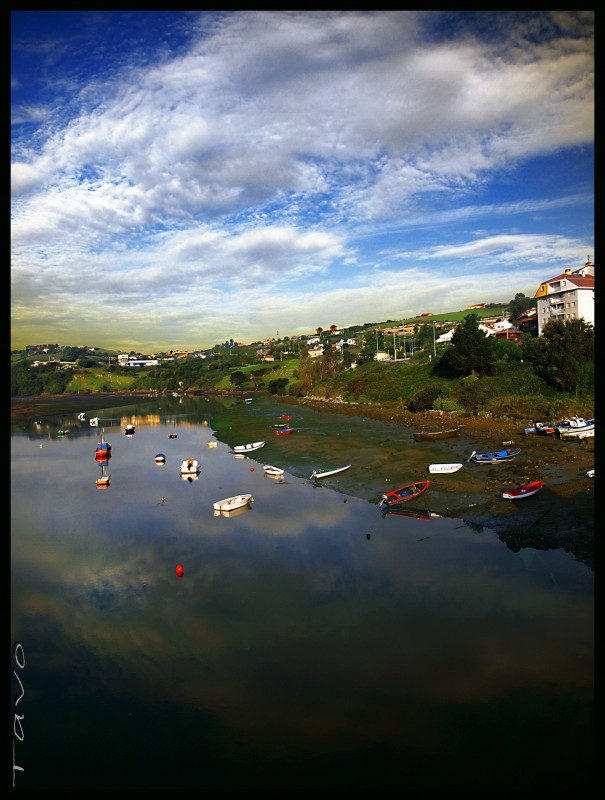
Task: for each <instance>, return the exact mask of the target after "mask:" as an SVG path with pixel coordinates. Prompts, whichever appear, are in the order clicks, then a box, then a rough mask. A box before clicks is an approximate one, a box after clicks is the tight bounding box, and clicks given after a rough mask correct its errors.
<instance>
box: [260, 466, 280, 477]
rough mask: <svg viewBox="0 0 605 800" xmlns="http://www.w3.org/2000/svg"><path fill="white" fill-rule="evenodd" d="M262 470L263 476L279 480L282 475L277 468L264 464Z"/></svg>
mask: <svg viewBox="0 0 605 800" xmlns="http://www.w3.org/2000/svg"><path fill="white" fill-rule="evenodd" d="M263 469H264V472H265V475H271V476H272V477H275V478H281V477H282V475H283V474H284V471H283V469H280V468H279V467H273V466H271V464H265V466H264V467H263Z"/></svg>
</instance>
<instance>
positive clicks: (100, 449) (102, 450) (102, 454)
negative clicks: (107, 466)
mask: <svg viewBox="0 0 605 800" xmlns="http://www.w3.org/2000/svg"><path fill="white" fill-rule="evenodd" d="M95 458H96V460H97V461H99V462H100V461H108V460H109V459H110V458H111V445H110V444H109V442H106V441H104V439H103V431H101V436H100V438H99V441H98V442H97V449H96V452H95Z"/></svg>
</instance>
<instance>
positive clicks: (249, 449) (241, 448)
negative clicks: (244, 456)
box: [233, 442, 265, 453]
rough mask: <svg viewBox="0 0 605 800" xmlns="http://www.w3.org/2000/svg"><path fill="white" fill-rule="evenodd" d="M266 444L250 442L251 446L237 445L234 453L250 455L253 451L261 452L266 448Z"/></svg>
mask: <svg viewBox="0 0 605 800" xmlns="http://www.w3.org/2000/svg"><path fill="white" fill-rule="evenodd" d="M264 446H265V443H264V442H250V443H249V444H236V445H235V447H234V448H233V452H234V453H250V452H252V451H253V450H260V448H261V447H264Z"/></svg>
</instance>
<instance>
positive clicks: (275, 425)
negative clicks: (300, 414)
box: [269, 422, 290, 430]
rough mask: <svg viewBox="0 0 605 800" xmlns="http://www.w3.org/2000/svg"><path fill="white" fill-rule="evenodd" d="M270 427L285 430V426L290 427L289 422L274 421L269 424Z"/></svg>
mask: <svg viewBox="0 0 605 800" xmlns="http://www.w3.org/2000/svg"><path fill="white" fill-rule="evenodd" d="M269 427H270V428H279V429H280V430H284V429H285V428H289V427H290V426H289V425H288V423H287V422H274V423H273V425H269Z"/></svg>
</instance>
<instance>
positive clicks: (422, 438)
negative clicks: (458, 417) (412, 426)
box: [413, 425, 464, 442]
mask: <svg viewBox="0 0 605 800" xmlns="http://www.w3.org/2000/svg"><path fill="white" fill-rule="evenodd" d="M462 428H464V425H458V426H457V427H456V428H450V429H449V430H447V431H420V432H419V433H414V434H413V436H414V439H416V441H417V442H432V441H433V440H434V439H451V438H452V436H455V435H456V434H457V433H459V432H460V431H461V430H462Z"/></svg>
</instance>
